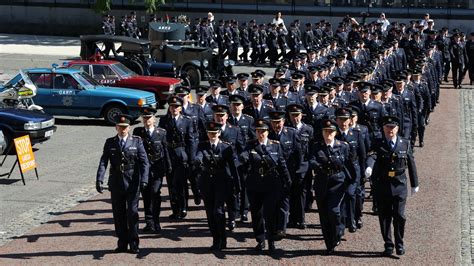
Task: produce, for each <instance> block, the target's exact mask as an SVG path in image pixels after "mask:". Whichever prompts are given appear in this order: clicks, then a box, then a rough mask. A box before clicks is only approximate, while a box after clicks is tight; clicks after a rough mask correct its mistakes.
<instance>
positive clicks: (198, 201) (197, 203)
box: [194, 195, 202, 205]
mask: <svg viewBox="0 0 474 266" xmlns="http://www.w3.org/2000/svg"><path fill="white" fill-rule="evenodd" d="M201 201H202V199H201V196H200V195H195V196H194V204H196V205H201Z"/></svg>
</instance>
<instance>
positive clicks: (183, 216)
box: [178, 210, 188, 220]
mask: <svg viewBox="0 0 474 266" xmlns="http://www.w3.org/2000/svg"><path fill="white" fill-rule="evenodd" d="M187 215H188V212H187V211H186V210H183V211H181V213H180V214H179V218H178V219H181V220H182V219H184V218H185V217H186V216H187Z"/></svg>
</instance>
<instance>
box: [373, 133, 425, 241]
mask: <svg viewBox="0 0 474 266" xmlns="http://www.w3.org/2000/svg"><path fill="white" fill-rule="evenodd" d="M374 147H376V150H375V153H374V154H373V155H372V156H371V158H369V161H371V162H368V164H369V165H373V174H372V176H373V178H374V180H375V182H376V183H377V191H376V194H375V200H376V201H377V204H378V210H379V212H378V215H379V223H380V230H381V232H382V236H383V239H384V241H385V247H392V248H393V247H394V243H393V241H392V228H391V224H392V221H393V228H394V236H395V246H396V248H402V247H403V236H404V232H405V222H406V217H405V204H406V199H407V176H406V173H405V171H406V169H408V172H409V176H410V184H411V186H412V187H417V186H418V176H417V171H416V165H415V160H414V158H413V154H412V151H411V146H410V141H409V140H407V139H405V138H402V137H397V141H396V144H395V146H394V148H392V147H391V145H390V144H389V143H388V141H387V140H385V139H384V140H381V141H379V143H376V144H375V146H374Z"/></svg>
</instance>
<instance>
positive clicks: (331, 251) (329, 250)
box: [325, 248, 334, 256]
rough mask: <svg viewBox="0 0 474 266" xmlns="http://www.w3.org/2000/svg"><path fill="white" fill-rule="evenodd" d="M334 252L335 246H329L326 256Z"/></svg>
mask: <svg viewBox="0 0 474 266" xmlns="http://www.w3.org/2000/svg"><path fill="white" fill-rule="evenodd" d="M332 254H334V248H328V249H327V250H326V253H325V255H326V256H331V255H332Z"/></svg>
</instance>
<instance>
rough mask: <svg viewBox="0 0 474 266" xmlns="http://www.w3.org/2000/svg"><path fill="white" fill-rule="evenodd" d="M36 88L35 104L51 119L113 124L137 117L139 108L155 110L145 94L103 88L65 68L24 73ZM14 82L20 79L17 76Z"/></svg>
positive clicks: (38, 69)
mask: <svg viewBox="0 0 474 266" xmlns="http://www.w3.org/2000/svg"><path fill="white" fill-rule="evenodd" d="M23 71H24V72H25V73H26V74H27V75H28V76H29V77H30V79H31V80H32V81H33V83H34V84H35V85H36V87H37V88H38V89H37V92H36V93H37V94H36V96H35V97H34V98H33V99H34V101H35V104H37V105H40V106H41V107H43V108H44V111H45V112H46V113H48V114H51V115H65V116H85V117H94V118H99V117H103V118H104V119H105V121H106V122H107V123H109V124H114V122H115V118H116V116H117V115H120V114H129V115H130V116H132V117H134V118H138V117H139V116H140V108H142V107H156V99H155V95H154V94H153V93H150V92H146V91H139V90H132V89H125V88H118V87H106V86H103V85H101V84H100V83H98V82H97V81H96V80H95V79H93V78H92V77H91V76H89V74H87V73H85V72H82V71H80V70H75V69H67V68H54V67H53V68H34V69H24V70H23ZM15 79H21V76H19V75H17V76H16V77H14V78H13V79H12V81H9V83H11V82H16V80H15Z"/></svg>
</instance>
